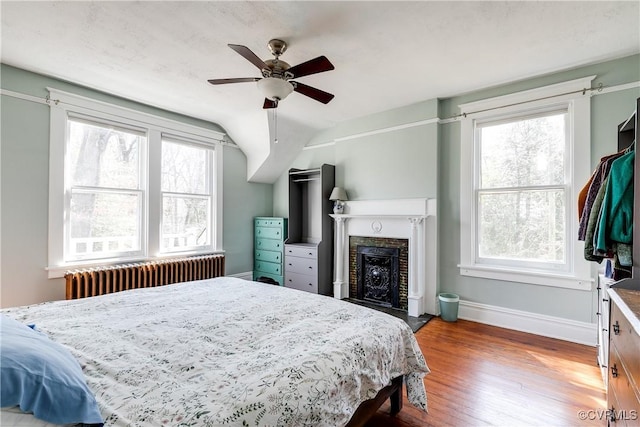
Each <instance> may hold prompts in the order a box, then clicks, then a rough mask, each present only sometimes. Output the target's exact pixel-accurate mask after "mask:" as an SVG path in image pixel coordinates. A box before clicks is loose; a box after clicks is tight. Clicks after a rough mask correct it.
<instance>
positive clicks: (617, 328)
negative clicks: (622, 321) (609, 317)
mask: <svg viewBox="0 0 640 427" xmlns="http://www.w3.org/2000/svg"><path fill="white" fill-rule="evenodd" d="M613 333H614V334H616V335H620V325H619V324H618V321H617V320H616V323H614V324H613Z"/></svg>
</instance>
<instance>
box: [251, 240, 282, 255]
mask: <svg viewBox="0 0 640 427" xmlns="http://www.w3.org/2000/svg"><path fill="white" fill-rule="evenodd" d="M283 249H284V243H282V242H281V241H280V240H273V239H256V250H264V251H278V252H282V250H283Z"/></svg>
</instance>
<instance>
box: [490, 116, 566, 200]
mask: <svg viewBox="0 0 640 427" xmlns="http://www.w3.org/2000/svg"><path fill="white" fill-rule="evenodd" d="M565 119H566V113H562V114H554V115H550V116H545V117H535V118H529V119H524V120H518V121H513V122H509V123H500V124H495V125H485V126H483V127H480V129H479V132H480V145H479V148H480V188H506V187H527V186H535V185H557V184H563V183H564V150H565Z"/></svg>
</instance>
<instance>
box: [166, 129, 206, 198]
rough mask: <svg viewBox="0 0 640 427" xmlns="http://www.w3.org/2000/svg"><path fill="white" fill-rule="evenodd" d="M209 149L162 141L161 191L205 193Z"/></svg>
mask: <svg viewBox="0 0 640 427" xmlns="http://www.w3.org/2000/svg"><path fill="white" fill-rule="evenodd" d="M208 152H209V149H206V148H200V147H196V146H193V145H187V144H179V143H173V142H169V141H162V191H166V192H171V193H190V194H207V176H208V174H207V157H208Z"/></svg>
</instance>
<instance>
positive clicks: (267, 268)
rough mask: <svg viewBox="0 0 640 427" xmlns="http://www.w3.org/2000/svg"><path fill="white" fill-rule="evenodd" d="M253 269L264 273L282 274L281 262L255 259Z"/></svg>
mask: <svg viewBox="0 0 640 427" xmlns="http://www.w3.org/2000/svg"><path fill="white" fill-rule="evenodd" d="M253 269H254V270H258V271H264V272H265V273H271V274H278V275H282V264H280V263H275V262H267V261H255V262H254V265H253Z"/></svg>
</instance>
